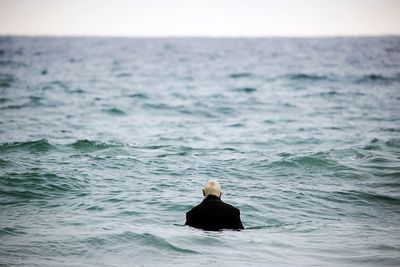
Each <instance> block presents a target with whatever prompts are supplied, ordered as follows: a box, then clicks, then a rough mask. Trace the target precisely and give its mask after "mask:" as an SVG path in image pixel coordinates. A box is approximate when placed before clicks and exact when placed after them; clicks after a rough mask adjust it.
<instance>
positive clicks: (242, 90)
mask: <svg viewBox="0 0 400 267" xmlns="http://www.w3.org/2000/svg"><path fill="white" fill-rule="evenodd" d="M232 91H233V92H239V93H254V92H256V91H257V89H256V88H254V87H242V88H234V89H232Z"/></svg>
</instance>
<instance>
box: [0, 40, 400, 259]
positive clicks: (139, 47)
mask: <svg viewBox="0 0 400 267" xmlns="http://www.w3.org/2000/svg"><path fill="white" fill-rule="evenodd" d="M399 123H400V38H399V37H388V38H383V37H382V38H327V39H290V38H286V39H215V38H214V39H212V38H210V39H112V38H98V39H96V38H16V37H12V38H10V37H1V38H0V175H1V177H0V205H1V209H0V265H1V264H4V265H5V266H14V265H15V266H131V265H132V266H137V265H144V266H148V265H150V266H152V265H170V266H175V265H181V266H204V265H211V266H213V265H216V266H245V265H246V266H247V265H250V266H399V265H400V254H399V251H400V235H399V232H400V136H399V133H400V124H399ZM210 178H213V179H217V180H218V181H220V182H221V184H222V187H223V191H224V196H223V200H225V201H226V202H228V203H230V204H233V205H235V206H237V207H238V208H240V209H241V216H242V221H243V224H244V225H245V227H246V228H247V229H246V230H245V231H240V232H234V231H223V232H204V231H201V230H196V229H192V228H189V227H185V226H183V224H184V221H185V212H186V211H188V210H189V209H190V208H191V207H193V206H194V205H196V204H197V203H199V202H200V201H201V200H202V196H201V187H202V186H203V184H204V183H205V182H206V181H207V180H208V179H210Z"/></svg>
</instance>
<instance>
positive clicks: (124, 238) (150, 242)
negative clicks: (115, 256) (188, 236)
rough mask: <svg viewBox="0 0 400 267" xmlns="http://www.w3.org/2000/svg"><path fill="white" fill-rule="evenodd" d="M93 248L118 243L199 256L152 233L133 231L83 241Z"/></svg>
mask: <svg viewBox="0 0 400 267" xmlns="http://www.w3.org/2000/svg"><path fill="white" fill-rule="evenodd" d="M83 242H84V243H88V244H90V245H92V246H99V245H101V246H104V245H107V244H109V245H116V244H117V243H122V244H126V243H132V244H136V245H138V246H140V247H141V248H143V247H147V248H149V247H150V248H154V249H156V250H157V251H170V252H179V253H185V254H197V252H196V251H194V250H190V249H186V248H181V247H179V246H176V245H174V244H172V243H171V242H169V241H168V240H167V239H165V238H162V237H160V236H157V235H154V234H150V233H142V234H140V233H134V232H131V231H124V232H122V233H119V234H111V235H103V236H100V237H90V238H87V239H85V240H84V241H83Z"/></svg>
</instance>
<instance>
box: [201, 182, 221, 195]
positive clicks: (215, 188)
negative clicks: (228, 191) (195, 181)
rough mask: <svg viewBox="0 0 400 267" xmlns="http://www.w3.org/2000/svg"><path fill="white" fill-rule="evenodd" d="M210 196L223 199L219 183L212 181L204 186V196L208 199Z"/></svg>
mask: <svg viewBox="0 0 400 267" xmlns="http://www.w3.org/2000/svg"><path fill="white" fill-rule="evenodd" d="M210 195H211V196H216V197H221V195H222V192H221V185H220V184H219V183H218V182H217V181H214V180H210V181H208V182H207V184H206V185H205V186H204V189H203V196H204V197H208V196H210Z"/></svg>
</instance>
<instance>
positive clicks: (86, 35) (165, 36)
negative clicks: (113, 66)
mask: <svg viewBox="0 0 400 267" xmlns="http://www.w3.org/2000/svg"><path fill="white" fill-rule="evenodd" d="M0 37H36V38H138V39H146V38H149V39H168V38H170V39H174V38H175V39H179V38H182V39H184V38H188V39H189V38H193V39H196V38H199V39H201V38H210V39H212V38H215V39H219V38H220V39H224V38H226V39H239V38H243V39H246V38H247V39H262V38H374V37H400V33H382V34H381V33H380V34H315V35H314V34H308V35H307V34H304V35H300V34H282V35H273V34H271V35H224V34H221V35H211V34H210V35H196V34H193V35H190V34H188V35H181V34H176V35H174V34H171V35H157V34H155V35H128V34H127V35H118V34H42V33H41V34H30V33H24V34H17V33H0Z"/></svg>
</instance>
